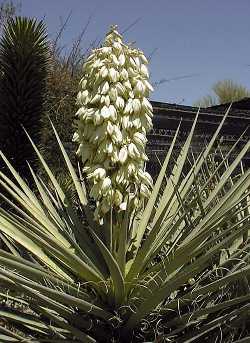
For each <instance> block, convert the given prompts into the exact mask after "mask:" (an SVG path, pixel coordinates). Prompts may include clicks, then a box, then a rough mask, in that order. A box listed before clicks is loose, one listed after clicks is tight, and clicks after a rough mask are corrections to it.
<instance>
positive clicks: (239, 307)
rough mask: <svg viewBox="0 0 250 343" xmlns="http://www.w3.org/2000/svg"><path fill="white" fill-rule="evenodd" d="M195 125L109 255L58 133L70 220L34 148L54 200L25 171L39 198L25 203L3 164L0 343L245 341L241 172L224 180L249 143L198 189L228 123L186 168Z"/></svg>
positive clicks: (126, 220) (30, 196) (22, 189)
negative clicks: (73, 195)
mask: <svg viewBox="0 0 250 343" xmlns="http://www.w3.org/2000/svg"><path fill="white" fill-rule="evenodd" d="M197 119H198V117H197V118H196V120H195V122H194V124H193V127H192V130H191V132H190V135H189V137H188V138H187V140H186V142H185V144H184V146H183V148H182V150H181V152H180V154H179V157H178V159H177V160H176V162H175V165H174V168H173V169H172V170H171V171H169V170H168V168H169V165H170V163H171V162H173V161H171V157H172V153H173V149H174V146H175V141H176V139H177V137H178V132H179V129H178V130H177V132H176V135H175V138H174V140H173V142H172V145H171V147H170V149H169V151H168V153H167V156H166V159H165V161H164V164H163V167H162V170H161V172H160V174H159V176H158V178H157V181H156V183H155V184H154V188H153V192H152V195H151V197H150V199H149V201H148V202H147V205H146V207H145V208H144V209H143V211H142V213H141V214H139V215H138V217H137V218H131V216H130V212H129V210H128V211H127V212H126V213H125V214H124V216H123V218H122V223H121V226H120V228H119V230H120V231H119V238H118V239H119V249H118V252H119V253H118V254H113V253H112V252H111V251H110V250H109V249H108V247H107V246H106V245H105V240H104V236H105V230H109V229H110V227H108V226H105V225H104V226H99V225H98V224H97V223H96V222H95V221H93V213H92V212H91V210H90V208H89V206H88V199H87V194H86V192H85V186H84V184H83V181H82V180H81V179H80V178H79V177H78V176H77V175H76V173H75V171H74V169H73V167H72V165H71V163H70V161H69V159H68V156H67V154H66V152H65V150H64V148H63V145H62V143H61V142H60V139H59V137H58V135H57V133H56V131H55V134H56V137H57V140H58V143H59V145H60V148H61V151H62V153H63V156H64V158H65V162H66V165H67V168H68V172H69V174H70V175H71V177H72V180H73V182H74V185H75V189H76V192H77V194H78V202H79V209H78V211H79V213H76V211H75V209H74V207H73V206H72V202H71V199H70V198H67V196H66V195H65V193H64V192H63V191H62V189H61V188H60V186H59V184H58V182H57V181H56V179H55V178H54V176H53V174H52V173H51V171H50V169H49V167H48V165H47V164H46V162H45V160H44V159H43V158H42V156H41V155H40V153H39V152H38V150H36V147H35V146H34V144H33V146H34V148H35V150H36V153H37V154H38V157H39V158H40V161H41V163H42V165H43V167H44V169H45V171H46V173H47V175H48V177H49V179H50V181H51V183H52V184H53V186H54V191H53V192H52V191H51V190H49V189H48V188H47V186H46V183H44V182H43V181H42V180H41V179H40V178H38V177H37V176H36V174H35V173H34V172H33V170H32V169H31V173H32V175H33V178H34V182H35V183H36V185H37V190H38V195H36V194H35V193H33V192H32V191H31V189H29V188H28V186H27V185H26V184H25V182H24V181H23V179H21V178H20V176H19V175H18V173H17V172H16V171H15V170H14V169H13V168H12V166H11V165H10V163H9V162H8V160H7V159H6V158H5V156H4V155H3V154H1V157H2V159H3V161H5V163H6V165H7V167H8V168H9V171H10V172H11V173H12V175H13V178H14V180H13V181H11V179H10V178H8V177H6V176H5V175H4V174H3V173H1V174H0V177H1V180H0V183H1V185H2V186H3V189H4V190H5V192H6V191H7V192H9V194H10V197H9V198H5V201H7V202H8V203H9V205H11V206H12V207H13V209H14V210H15V211H14V213H15V214H13V213H11V212H7V211H6V210H3V209H0V230H1V235H2V236H3V237H4V239H5V242H6V245H7V246H8V247H9V252H6V251H3V250H0V265H1V268H0V279H1V285H2V291H1V298H2V301H3V303H2V306H1V318H2V323H4V324H2V326H1V328H0V331H1V335H0V339H1V341H2V342H10V341H12V342H20V341H22V340H23V339H24V338H23V337H24V336H25V335H26V338H25V339H24V341H34V342H143V341H145V340H147V341H152V342H164V341H169V342H200V341H201V340H203V339H204V340H205V339H206V340H207V341H208V342H210V341H211V342H212V341H216V340H221V341H223V342H245V341H246V337H247V336H248V337H249V334H250V333H249V329H248V328H249V326H248V324H249V310H250V308H249V300H250V293H249V276H250V265H249V248H250V244H249V243H250V242H249V234H248V233H249V226H250V223H249V212H248V208H249V206H248V197H249V190H248V189H249V185H250V171H249V170H247V171H245V172H242V173H241V175H239V176H238V177H237V178H236V179H235V180H234V179H233V178H232V176H233V175H235V172H236V171H237V166H238V165H239V163H240V162H241V160H242V158H243V156H244V155H245V153H246V152H247V151H248V149H249V146H250V142H248V143H247V144H246V145H245V146H244V147H243V149H242V150H241V152H240V153H239V154H238V156H237V158H236V159H235V160H234V161H233V163H231V164H230V165H227V167H226V168H224V167H223V166H224V165H225V163H226V161H227V160H228V157H229V156H230V154H231V153H232V152H233V150H234V148H235V146H234V147H232V148H231V150H230V152H229V153H228V155H227V156H223V157H222V158H221V161H220V162H219V164H218V166H217V168H216V169H215V170H213V171H212V172H211V174H210V176H209V177H208V178H206V179H205V178H204V170H205V169H206V168H207V166H208V165H209V163H210V161H209V158H210V157H209V153H210V152H211V149H212V147H213V144H214V142H215V140H216V138H217V137H218V135H219V131H220V129H221V127H222V125H223V122H224V121H225V119H226V116H225V118H224V119H223V121H222V123H221V124H220V126H219V127H218V129H217V131H216V132H215V134H214V136H213V137H212V139H211V141H210V142H209V144H208V146H207V147H206V149H205V150H204V152H203V153H202V154H201V155H200V156H199V157H198V158H197V159H195V160H194V161H193V164H192V165H191V164H190V163H189V161H188V153H189V151H190V144H191V139H192V135H193V132H194V129H195V125H196V122H197ZM223 168H224V169H223ZM169 172H170V173H169ZM183 173H184V174H183ZM166 175H170V176H169V177H168V178H167V180H165V178H166ZM218 175H220V178H219V180H217V182H213V184H214V187H213V188H212V189H210V191H209V192H204V190H205V189H207V188H208V184H209V182H210V181H211V180H213V178H214V179H216V177H217V176H218ZM202 178H203V181H202V182H199V180H200V179H202ZM163 181H164V182H165V181H166V183H165V186H164V189H162V190H161V184H163ZM11 198H12V199H13V202H12V201H11V200H10V199H11ZM83 214H84V215H83ZM110 225H112V222H111V223H110ZM111 228H112V226H111ZM19 245H21V246H22V251H23V249H25V251H27V254H26V255H25V256H22V255H21V253H20V251H19V249H18V246H19ZM4 287H5V288H4ZM6 290H8V291H6ZM3 304H4V305H3ZM13 304H14V305H15V306H14V307H15V311H13ZM13 327H17V328H18V331H13ZM27 335H28V338H27ZM244 337H245V338H244Z"/></svg>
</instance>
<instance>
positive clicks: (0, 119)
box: [0, 17, 48, 177]
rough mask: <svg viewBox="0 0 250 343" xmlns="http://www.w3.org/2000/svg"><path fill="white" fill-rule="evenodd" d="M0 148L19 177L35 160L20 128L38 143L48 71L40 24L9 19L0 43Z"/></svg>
mask: <svg viewBox="0 0 250 343" xmlns="http://www.w3.org/2000/svg"><path fill="white" fill-rule="evenodd" d="M0 64H1V67H0V72H1V78H0V103H1V107H0V148H1V150H2V151H3V152H4V153H5V154H6V156H8V158H9V159H10V160H11V161H12V163H13V165H14V166H15V167H16V168H17V169H18V171H19V172H20V173H21V175H22V176H23V177H27V174H28V173H27V171H28V168H27V164H26V162H25V161H26V160H29V161H33V160H35V154H34V152H33V151H32V149H31V147H30V144H29V141H28V140H27V137H26V135H25V133H24V131H23V128H22V126H24V127H26V129H28V130H29V132H30V134H32V137H33V139H34V141H35V142H36V143H38V142H39V132H40V128H41V116H42V112H43V101H44V97H45V81H46V75H47V68H48V42H47V35H46V30H45V26H44V24H43V22H42V21H40V22H38V21H36V20H35V19H28V18H23V17H16V18H11V19H9V20H8V21H7V23H6V25H5V26H4V30H3V34H2V37H1V40H0Z"/></svg>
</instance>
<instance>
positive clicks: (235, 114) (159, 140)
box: [147, 98, 250, 173]
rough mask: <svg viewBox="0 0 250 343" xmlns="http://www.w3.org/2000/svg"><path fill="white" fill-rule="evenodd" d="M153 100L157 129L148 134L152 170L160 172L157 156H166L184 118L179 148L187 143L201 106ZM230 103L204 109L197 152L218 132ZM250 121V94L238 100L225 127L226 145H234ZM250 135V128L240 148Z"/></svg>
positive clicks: (195, 141) (196, 139) (249, 160)
mask: <svg viewBox="0 0 250 343" xmlns="http://www.w3.org/2000/svg"><path fill="white" fill-rule="evenodd" d="M151 104H152V106H153V109H154V117H153V129H152V130H151V131H150V133H149V134H148V144H147V154H148V156H149V163H148V169H149V171H150V172H151V173H157V171H158V170H159V162H157V160H158V158H159V159H160V160H162V159H163V158H164V156H165V155H166V152H167V150H168V148H169V146H170V144H171V141H172V138H173V136H174V134H175V131H176V129H177V127H178V125H179V123H180V121H181V122H182V123H181V129H180V134H179V138H178V142H177V144H176V146H177V149H178V147H179V148H180V147H181V146H182V145H183V143H184V141H185V139H186V137H187V135H188V133H189V132H190V129H191V126H192V124H193V121H194V118H195V116H196V114H197V111H198V108H197V107H192V106H183V105H177V104H168V103H162V102H157V101H151ZM229 105H230V104H223V105H218V106H213V107H209V108H202V109H200V113H199V118H198V123H197V126H196V129H195V133H194V137H193V143H192V150H193V152H194V153H199V152H201V150H203V149H204V146H205V144H206V142H207V141H209V139H210V138H211V136H212V134H213V133H214V132H215V130H216V128H217V127H218V125H219V123H220V122H221V120H222V118H223V116H224V114H225V112H226V111H227V109H228V107H229ZM249 125H250V98H245V99H243V100H241V101H237V102H234V103H233V104H232V106H231V109H230V112H229V115H228V117H227V119H226V121H225V123H224V125H223V128H222V130H221V136H220V137H223V138H222V139H223V146H224V147H229V146H232V144H233V143H234V142H236V140H237V139H238V138H239V136H240V135H241V134H242V133H243V132H244V130H246V129H247V127H248V126H249ZM249 138H250V132H249V130H247V131H246V133H245V134H244V136H243V137H242V138H241V141H240V144H239V146H238V149H240V146H242V145H243V144H244V143H245V142H246V141H248V140H249ZM235 154H236V155H237V150H236V151H235ZM156 155H157V157H158V158H157V157H156ZM244 161H245V163H247V164H250V156H249V155H246V156H245V159H244Z"/></svg>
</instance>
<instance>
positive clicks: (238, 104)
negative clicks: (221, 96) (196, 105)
mask: <svg viewBox="0 0 250 343" xmlns="http://www.w3.org/2000/svg"><path fill="white" fill-rule="evenodd" d="M229 105H230V103H226V104H221V105H216V106H211V107H209V109H212V110H219V111H223V110H224V109H225V108H227V107H228V106H229ZM232 109H233V110H235V111H239V112H241V111H245V112H246V111H250V98H243V99H241V100H239V101H235V102H233V103H232Z"/></svg>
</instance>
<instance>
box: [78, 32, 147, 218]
mask: <svg viewBox="0 0 250 343" xmlns="http://www.w3.org/2000/svg"><path fill="white" fill-rule="evenodd" d="M147 63H148V61H147V59H146V57H145V56H144V54H143V52H142V51H140V50H137V49H134V48H132V47H129V46H127V45H125V44H124V43H123V42H122V36H121V35H120V34H119V33H118V32H117V30H116V27H115V26H113V27H111V30H110V32H108V34H107V35H106V38H105V41H104V44H103V47H101V48H99V49H95V50H94V51H93V53H92V54H91V55H90V56H89V58H88V59H87V61H86V63H85V64H84V67H83V72H84V75H83V78H82V80H81V81H80V86H81V91H80V92H79V93H78V96H77V104H78V105H79V106H80V108H79V110H78V111H77V113H76V117H77V120H76V123H77V131H76V132H75V134H74V137H73V141H75V142H78V143H79V148H78V150H77V154H78V155H79V156H80V157H81V159H82V162H83V164H84V169H83V171H84V172H85V173H86V175H87V179H88V180H89V182H90V185H91V191H90V195H91V196H92V197H93V198H94V199H95V200H96V211H95V218H96V219H97V220H99V221H102V218H103V216H104V215H105V213H107V212H108V211H110V209H111V207H112V208H116V209H118V210H120V211H124V210H126V208H127V204H128V201H132V202H133V206H134V208H139V207H140V205H141V203H142V200H143V199H144V198H145V197H149V196H150V191H151V188H152V178H151V176H150V175H149V174H148V173H147V172H145V171H144V164H145V161H147V156H146V154H145V145H146V142H147V138H146V133H147V131H148V130H150V128H151V127H152V115H153V113H152V106H151V104H150V102H149V101H148V100H147V97H148V96H149V93H150V91H152V90H153V88H152V86H151V85H150V83H149V82H148V78H149V74H148V69H147V66H146V65H147Z"/></svg>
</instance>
